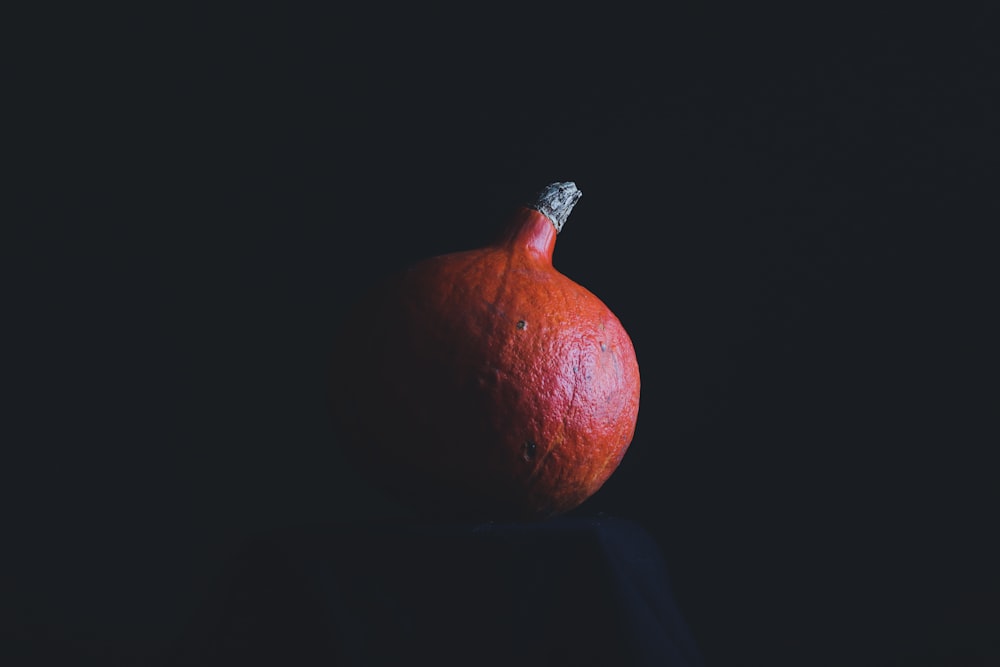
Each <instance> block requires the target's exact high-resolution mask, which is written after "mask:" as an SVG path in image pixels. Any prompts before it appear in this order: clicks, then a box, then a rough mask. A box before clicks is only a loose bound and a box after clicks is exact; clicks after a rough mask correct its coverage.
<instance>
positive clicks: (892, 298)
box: [0, 3, 1000, 667]
mask: <svg viewBox="0 0 1000 667" xmlns="http://www.w3.org/2000/svg"><path fill="white" fill-rule="evenodd" d="M726 4H729V3H724V4H723V5H720V4H718V3H688V4H681V3H675V4H672V5H670V7H669V8H663V7H657V9H656V11H655V12H652V11H650V12H649V13H646V14H642V13H639V14H629V13H625V12H622V13H614V12H609V11H608V10H607V9H606V8H605V7H603V6H599V8H597V9H595V10H587V9H585V8H583V7H577V8H576V10H575V12H574V13H572V14H570V15H561V14H560V15H556V14H554V13H552V14H546V12H545V11H544V10H542V9H540V8H536V9H535V10H533V11H532V12H531V13H530V14H528V15H520V14H518V13H516V12H514V11H513V10H510V9H508V8H504V9H502V10H501V9H497V10H495V11H492V10H491V11H487V10H478V9H472V8H471V6H470V8H469V9H467V10H463V11H454V10H446V9H443V8H440V9H434V8H428V7H426V6H424V5H421V4H415V5H412V8H410V9H405V10H404V9H399V8H392V7H388V6H385V5H376V4H372V5H370V9H344V8H337V9H334V8H333V5H331V8H329V9H317V10H310V11H307V10H293V9H276V10H273V11H272V10H264V9H261V8H254V7H246V8H241V9H239V10H235V9H234V10H233V11H221V10H219V11H212V10H207V9H199V10H197V11H190V12H189V11H186V10H184V9H181V8H178V7H171V8H169V9H164V10H163V11H162V12H160V11H159V10H152V9H148V10H147V9H141V10H140V9H136V10H134V11H132V12H131V13H128V12H124V13H122V12H112V11H110V10H109V11H106V12H103V13H102V11H101V10H97V9H94V8H91V7H84V6H81V7H79V8H77V9H72V10H71V9H69V8H64V11H60V12H52V13H49V14H45V15H42V14H39V15H38V16H34V17H31V18H30V20H29V18H27V17H22V18H17V19H16V20H15V19H14V18H12V19H11V20H10V21H9V22H8V25H9V26H11V28H12V31H13V32H16V33H17V34H18V35H20V36H21V37H23V38H24V39H22V40H13V41H10V42H9V47H10V49H12V51H11V53H12V57H11V59H10V62H11V63H12V64H13V66H14V68H15V73H14V74H15V76H14V77H13V79H12V80H11V81H10V82H9V83H10V87H9V90H8V91H7V93H6V96H5V97H6V99H7V100H9V102H8V107H9V110H10V111H13V112H14V118H13V120H10V121H9V123H8V128H9V130H10V135H11V138H12V141H11V142H9V145H7V144H5V156H6V157H7V158H8V161H9V162H11V163H13V165H14V167H15V169H14V172H15V173H14V175H13V178H10V179H9V180H7V181H5V186H6V189H7V191H8V192H9V193H11V197H10V198H8V200H9V202H10V203H9V204H8V206H10V207H11V210H10V212H8V213H6V214H5V215H4V216H3V218H4V221H5V224H4V225H3V232H2V238H0V253H2V254H3V257H2V263H0V270H2V271H3V277H4V281H3V290H4V294H3V297H4V300H3V308H4V311H3V320H2V321H3V332H4V337H5V339H6V342H5V345H4V353H5V358H4V365H3V367H2V378H3V383H4V386H5V397H4V400H5V402H4V415H5V417H4V427H5V428H4V434H3V439H2V446H3V462H2V464H0V476H2V478H3V479H2V480H0V507H2V508H3V510H2V511H3V513H4V515H3V523H2V528H3V531H4V533H3V536H2V539H3V549H2V555H0V559H2V562H0V566H2V567H0V628H2V629H3V632H4V633H5V639H4V642H3V644H2V650H3V651H4V652H9V653H11V654H12V655H13V654H18V655H19V656H20V657H21V658H23V659H22V660H21V662H23V663H27V664H30V662H31V659H30V658H29V657H25V656H35V657H36V658H37V660H36V662H37V663H38V664H46V665H52V664H59V663H70V664H80V663H81V662H86V661H87V659H88V658H89V659H90V661H92V662H96V663H99V664H102V665H115V664H128V665H132V664H157V662H163V661H164V660H165V657H164V656H166V655H168V651H166V649H165V648H164V647H165V646H168V645H170V644H171V643H172V642H173V641H174V640H175V639H176V638H177V637H178V636H181V635H182V634H183V632H184V630H185V628H187V627H188V626H189V624H191V623H193V622H194V620H193V619H194V617H195V615H196V610H197V609H198V608H199V605H200V604H201V602H202V601H203V600H204V599H205V597H206V596H207V595H208V592H209V591H211V590H213V588H214V586H215V585H216V583H217V582H218V581H219V580H220V579H222V578H224V577H225V576H227V574H228V573H227V572H226V570H225V567H226V565H225V563H227V562H229V561H228V560H227V559H228V556H229V554H231V552H232V551H233V550H234V549H235V548H236V547H237V545H241V544H243V543H245V541H246V538H247V536H248V535H251V534H256V533H259V532H261V531H267V530H280V529H290V528H292V527H294V526H296V525H300V524H304V523H310V522H337V521H347V520H377V519H394V518H400V514H401V513H400V512H399V510H398V508H394V507H392V506H390V505H388V504H387V503H385V502H384V501H382V500H380V499H379V498H378V497H376V496H375V495H374V494H372V493H371V492H370V490H369V489H368V487H367V486H366V485H365V484H364V482H363V480H360V479H357V478H356V477H355V476H354V475H353V474H352V473H351V471H349V470H347V469H345V467H344V465H343V463H342V458H341V457H340V455H339V452H338V450H337V447H338V440H337V437H336V434H334V433H333V432H332V430H331V429H330V426H329V423H328V419H327V406H326V405H325V384H326V378H325V375H324V374H325V372H326V368H327V362H328V360H329V357H330V355H331V354H332V352H331V350H330V349H329V341H330V340H331V338H332V333H333V332H334V331H335V330H336V329H337V328H338V327H343V326H364V323H361V322H350V321H345V318H344V315H343V313H344V308H345V307H346V305H347V304H348V303H350V302H351V301H352V300H353V299H354V298H355V297H356V295H357V293H358V290H359V289H360V288H361V287H362V286H364V285H367V284H369V283H370V282H371V281H372V280H374V279H375V278H376V277H378V276H381V275H384V274H385V273H387V272H388V271H390V270H393V269H395V268H398V267H399V266H400V265H401V264H403V263H405V262H409V261H411V260H415V259H419V258H422V257H426V256H428V255H431V254H435V253H440V252H448V251H452V250H460V249H464V248H468V247H474V246H478V245H481V244H482V243H484V242H485V241H487V240H489V239H490V238H491V237H492V235H493V234H494V233H495V232H496V230H497V226H498V225H499V223H500V221H501V220H502V218H503V216H504V215H505V213H506V211H507V210H508V207H509V206H512V205H514V204H516V203H520V201H521V200H522V199H523V198H524V197H526V196H530V194H531V193H534V192H535V191H536V190H537V189H538V188H539V187H540V186H542V185H544V184H546V183H549V182H551V181H556V180H573V181H575V182H576V183H577V185H578V186H579V187H580V189H581V190H582V191H583V197H582V199H581V200H580V202H579V203H578V205H577V206H576V208H575V209H574V211H573V214H572V216H571V217H570V219H569V220H568V221H567V223H566V227H565V229H564V230H563V232H562V233H561V234H560V237H559V241H558V243H557V247H556V251H555V258H554V261H555V264H556V267H557V268H558V269H559V270H561V271H563V272H564V273H566V274H567V275H568V276H570V277H571V278H573V279H574V280H577V281H578V282H580V283H581V284H583V285H584V286H586V287H588V288H589V289H591V290H592V291H594V292H595V293H596V294H597V295H598V296H599V297H601V298H602V299H603V300H604V301H605V302H606V303H607V304H608V305H609V306H610V307H611V308H612V310H613V311H614V312H615V313H616V314H617V315H618V316H619V317H620V318H621V320H622V322H623V323H624V325H625V326H626V328H627V329H628V331H629V332H630V334H631V336H632V338H633V342H634V343H635V347H636V352H637V356H638V359H639V365H640V369H641V371H642V379H643V387H642V399H641V405H640V413H639V425H638V429H637V432H636V437H635V440H634V442H633V444H632V447H631V449H630V450H629V452H628V454H627V455H626V457H625V460H624V462H623V465H622V467H621V468H620V469H619V470H618V472H617V473H616V474H615V475H614V476H613V477H612V478H611V480H610V482H609V483H608V484H607V485H606V486H605V487H604V488H603V489H602V490H601V491H600V493H598V494H597V495H596V496H595V497H594V498H592V499H591V500H590V501H589V502H588V503H587V504H586V505H585V506H584V507H582V508H581V509H580V514H581V515H582V516H594V515H596V514H598V513H599V512H607V513H609V514H611V515H614V516H621V517H628V518H629V519H632V520H635V521H637V522H638V523H639V524H640V525H642V526H643V527H645V528H646V529H647V530H648V532H649V534H650V535H651V536H652V538H653V539H654V540H655V541H656V542H657V544H659V545H660V547H661V550H662V553H663V557H664V559H665V561H666V564H667V570H668V572H669V573H670V576H671V579H672V582H673V592H674V595H675V600H676V602H677V605H678V608H679V610H680V612H681V613H682V615H683V617H684V618H685V619H686V620H687V622H688V624H689V626H690V629H691V633H692V635H693V636H694V638H695V640H696V642H697V644H698V646H699V647H700V649H701V650H702V652H703V654H704V656H705V660H706V663H707V664H711V665H740V666H743V665H748V664H766V665H772V666H773V665H802V664H809V665H824V664H830V665H844V664H849V665H859V664H860V665H900V664H902V665H947V666H949V667H961V666H963V665H978V664H991V662H992V663H993V664H995V663H997V662H1000V657H998V656H1000V647H998V645H997V633H996V627H998V626H1000V574H998V573H1000V569H998V568H997V567H996V563H997V562H1000V552H998V546H997V544H996V543H995V542H996V540H995V539H994V538H993V533H994V532H995V531H994V530H993V526H994V525H995V522H996V521H995V520H996V508H997V507H998V506H1000V502H998V500H1000V499H998V498H997V490H998V487H997V484H996V475H995V466H994V465H993V464H992V462H991V461H992V456H990V454H991V453H992V450H994V449H995V443H996V442H997V441H998V438H997V428H996V426H997V421H996V405H997V388H996V387H997V385H996V381H995V378H996V377H997V373H996V365H995V361H996V353H995V349H996V340H998V339H1000V337H998V336H997V332H996V331H995V328H994V327H993V323H992V321H991V320H992V319H993V315H994V311H995V310H996V308H995V303H996V291H995V285H996V284H997V281H996V276H995V267H996V261H995V247H996V246H995V244H994V243H992V242H990V232H992V231H993V230H994V229H995V227H996V223H997V220H998V219H1000V211H998V201H1000V200H998V199H997V197H996V175H997V173H998V162H997V159H998V158H997V156H998V155H1000V150H998V148H1000V141H998V134H997V119H998V118H1000V108H998V106H997V104H998V102H997V100H998V99H1000V95H998V93H1000V91H998V90H997V87H998V80H997V71H998V58H997V55H998V54H997V48H998V41H997V40H996V38H995V32H996V31H995V29H994V26H995V25H996V24H997V18H998V17H997V15H996V10H995V9H992V8H989V7H987V6H986V5H985V4H983V3H978V4H977V3H970V4H965V5H962V6H961V7H952V6H949V7H948V8H947V9H941V8H937V9H935V10H934V11H933V12H932V11H929V10H927V11H925V10H922V9H920V8H917V7H909V8H907V9H906V11H900V12H896V11H889V10H888V9H887V8H885V9H883V8H880V7H878V6H867V7H866V8H865V9H864V11H856V12H848V11H846V10H844V9H843V8H840V7H838V8H837V9H836V10H834V9H832V8H831V9H830V10H829V11H827V10H817V9H813V8H807V7H802V8H799V9H797V10H782V11H778V10H777V9H775V8H765V7H761V6H760V5H759V3H751V4H746V3H743V4H741V5H739V6H737V7H727V6H725V5H726ZM732 4H736V3H732ZM337 7H340V6H339V5H338V6H337ZM538 26H552V27H553V29H552V30H551V31H549V32H546V31H545V30H540V29H539V27H538ZM20 149H23V150H20ZM17 204H23V206H20V207H18V206H17ZM11 220H12V221H14V223H15V224H13V225H11V224H9V221H11ZM18 223H21V224H18ZM391 416H392V415H391V409H390V410H389V412H388V413H387V418H391ZM418 446H425V447H427V448H428V451H429V452H430V454H429V455H433V443H418ZM2 657H7V656H6V655H3V656H2ZM7 662H8V663H12V664H13V663H14V662H15V661H13V660H7Z"/></svg>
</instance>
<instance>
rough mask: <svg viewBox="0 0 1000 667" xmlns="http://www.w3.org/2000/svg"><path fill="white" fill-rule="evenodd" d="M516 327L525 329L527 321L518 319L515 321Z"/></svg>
mask: <svg viewBox="0 0 1000 667" xmlns="http://www.w3.org/2000/svg"><path fill="white" fill-rule="evenodd" d="M517 328H518V329H521V330H524V329H527V328H528V323H527V322H525V321H524V320H518V321H517Z"/></svg>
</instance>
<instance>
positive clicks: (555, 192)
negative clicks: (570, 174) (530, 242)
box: [528, 181, 583, 233]
mask: <svg viewBox="0 0 1000 667" xmlns="http://www.w3.org/2000/svg"><path fill="white" fill-rule="evenodd" d="M582 195H583V193H582V192H580V190H578V189H577V187H576V183H573V182H572V181H566V182H564V183H551V184H549V185H547V186H545V187H544V188H542V189H541V190H539V191H538V194H536V195H535V199H534V201H532V202H531V203H529V204H528V207H529V208H533V209H535V210H536V211H538V212H539V213H541V214H542V215H544V216H545V217H546V218H548V219H549V220H551V221H552V224H553V225H554V226H555V228H556V233H559V232H561V231H562V228H563V225H564V224H566V218H568V217H569V214H570V212H571V211H572V210H573V206H575V205H576V202H577V200H578V199H579V198H580V197H581V196H582Z"/></svg>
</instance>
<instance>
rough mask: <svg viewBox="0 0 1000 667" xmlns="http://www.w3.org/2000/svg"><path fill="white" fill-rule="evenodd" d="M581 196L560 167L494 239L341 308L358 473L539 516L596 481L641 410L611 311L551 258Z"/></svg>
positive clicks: (422, 494)
mask: <svg viewBox="0 0 1000 667" xmlns="http://www.w3.org/2000/svg"><path fill="white" fill-rule="evenodd" d="M579 197H580V191H579V190H577V188H576V186H575V185H574V184H573V183H554V184H552V185H550V186H548V187H547V188H546V189H544V190H542V192H540V193H539V195H538V197H537V199H536V201H535V202H533V203H532V204H531V205H529V206H525V207H521V208H519V209H517V210H516V211H515V213H514V215H513V216H512V218H511V220H510V222H509V223H508V225H507V227H506V229H505V230H504V231H503V233H502V234H501V235H500V237H499V238H498V240H497V241H496V242H495V243H493V244H492V245H489V246H487V247H485V248H481V249H477V250H470V251H466V252H458V253H452V254H447V255H441V256H438V257H434V258H431V259H427V260H424V261H422V262H419V263H417V264H415V265H413V266H411V267H409V268H408V269H406V270H404V271H402V272H399V273H397V274H395V275H393V276H391V277H389V278H388V279H386V280H384V281H383V282H381V283H380V284H379V285H378V286H376V287H375V288H374V289H372V290H370V291H369V292H368V293H367V294H366V295H365V296H364V297H363V298H362V299H361V301H360V302H359V303H358V305H357V307H356V308H355V310H354V311H353V313H352V314H351V315H350V317H348V318H347V319H346V320H345V321H344V323H343V324H342V328H341V331H340V332H339V336H338V340H337V341H336V345H335V349H334V356H333V368H332V374H331V388H332V392H331V397H332V407H333V412H334V416H335V419H336V423H337V425H338V427H339V430H340V433H341V434H342V435H343V437H344V444H345V445H346V451H347V452H348V454H349V455H350V457H351V459H353V460H354V462H355V463H356V464H357V465H358V467H359V469H360V470H361V471H362V472H363V473H364V475H365V476H366V477H367V478H368V479H369V480H370V481H371V482H373V483H374V484H375V485H376V486H377V487H380V488H381V489H383V490H384V491H386V492H387V493H389V494H390V495H392V496H393V497H395V498H396V499H398V500H401V501H403V502H405V503H407V504H409V505H411V506H412V507H413V508H415V509H417V510H422V511H423V510H425V511H429V512H433V513H436V514H442V515H450V516H463V517H477V518H483V519H523V520H524V519H541V518H546V517H550V516H555V515H558V514H562V513H565V512H567V511H569V510H571V509H573V508H575V507H577V506H578V505H580V504H581V503H582V502H583V501H584V500H586V499H587V498H589V497H590V496H591V495H593V494H594V493H595V492H596V491H597V490H598V489H599V488H600V487H601V486H602V485H603V484H604V482H605V481H607V479H608V478H609V477H610V476H611V474H612V473H613V472H614V471H615V469H616V468H617V467H618V465H619V463H620V462H621V460H622V457H623V456H624V455H625V452H626V450H627V448H628V446H629V444H630V443H631V441H632V437H633V435H634V432H635V426H636V419H637V416H638V410H639V367H638V364H637V361H636V356H635V350H634V348H633V345H632V341H631V339H630V338H629V336H628V334H627V333H626V331H625V329H624V328H623V327H622V325H621V323H620V322H619V320H618V318H617V317H616V316H615V315H614V313H612V312H611V310H610V309H608V307H607V306H606V305H605V304H604V303H603V302H602V301H601V300H600V299H599V298H597V297H596V296H594V295H593V294H592V293H591V292H589V291H588V290H586V289H585V288H583V287H582V286H580V285H579V284H577V283H575V282H573V281H572V280H570V279H569V278H567V277H566V276H564V275H563V274H561V273H560V272H558V271H557V270H556V269H555V268H554V267H553V266H552V252H553V249H554V247H555V241H556V234H557V233H558V232H559V230H560V229H561V227H562V224H563V223H564V222H565V220H566V217H567V216H568V215H569V212H570V210H571V209H572V207H573V205H574V204H575V203H576V201H577V199H579Z"/></svg>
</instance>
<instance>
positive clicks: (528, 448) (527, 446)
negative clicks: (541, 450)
mask: <svg viewBox="0 0 1000 667" xmlns="http://www.w3.org/2000/svg"><path fill="white" fill-rule="evenodd" d="M536 451H538V445H536V444H535V443H534V442H532V441H531V440H526V441H525V443H524V447H522V448H521V458H523V459H524V460H525V461H527V462H529V463H530V462H531V461H533V460H534V459H535V452H536Z"/></svg>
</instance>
